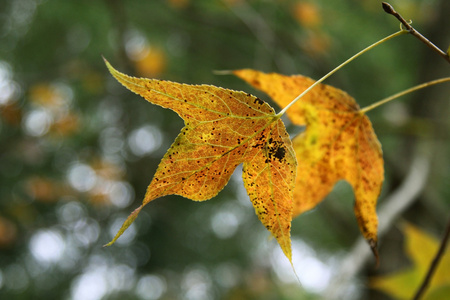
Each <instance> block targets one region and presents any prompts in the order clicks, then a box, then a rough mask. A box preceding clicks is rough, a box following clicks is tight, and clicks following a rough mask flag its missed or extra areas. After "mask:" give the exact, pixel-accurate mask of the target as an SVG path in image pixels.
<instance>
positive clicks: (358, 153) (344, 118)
mask: <svg viewBox="0 0 450 300" xmlns="http://www.w3.org/2000/svg"><path fill="white" fill-rule="evenodd" d="M233 73H234V74H235V75H236V76H238V77H240V78H242V79H243V80H245V81H247V82H248V83H250V84H251V85H252V86H254V87H255V88H257V89H259V90H262V91H264V92H266V93H267V94H268V95H269V96H270V97H271V98H272V99H273V100H274V101H275V102H276V103H277V104H278V105H280V106H281V107H282V108H283V107H285V106H287V105H288V104H289V103H290V102H291V101H292V100H293V99H294V98H296V96H297V95H299V94H300V93H301V92H303V91H305V90H306V89H307V88H308V87H309V86H311V85H312V84H313V83H314V82H315V81H314V80H312V79H310V78H308V77H304V76H299V75H297V76H284V75H280V74H276V73H271V74H265V73H262V72H258V71H254V70H249V69H245V70H237V71H234V72H233ZM286 113H287V115H288V117H289V118H290V120H291V121H292V123H294V124H297V125H306V130H305V131H304V132H303V133H301V134H300V135H298V136H296V137H295V138H294V139H293V144H294V149H295V153H296V157H297V161H298V167H297V179H296V183H295V189H294V211H293V216H294V217H295V216H297V215H299V214H301V213H302V212H305V211H307V210H310V209H312V208H314V207H315V206H316V205H317V204H318V203H319V202H321V201H322V200H323V199H324V197H325V196H326V195H327V194H328V193H329V192H330V191H331V189H332V188H333V186H334V184H335V183H336V182H337V181H338V180H340V179H345V180H347V181H348V182H349V183H350V184H351V186H352V187H353V191H354V193H355V206H354V211H355V215H356V218H357V221H358V225H359V227H360V230H361V232H362V234H363V235H364V237H365V238H366V240H367V241H368V242H369V244H370V246H371V248H372V250H373V251H374V254H375V255H377V252H376V245H377V225H378V218H377V215H376V202H377V198H378V196H379V194H380V191H381V186H382V183H383V179H384V175H383V173H384V168H383V157H382V151H381V146H380V143H379V142H378V139H377V137H376V135H375V133H374V131H373V128H372V125H371V123H370V120H369V118H368V117H367V116H365V115H364V113H363V112H361V111H360V108H359V106H358V104H357V103H356V102H355V100H354V99H353V98H352V97H350V96H349V95H348V94H347V93H345V92H344V91H341V90H339V89H337V88H334V87H332V86H329V85H324V84H319V85H318V86H316V87H314V88H313V89H312V90H311V91H310V92H309V93H307V94H305V95H304V97H303V98H301V99H300V100H299V101H298V102H296V103H295V104H294V105H293V106H292V107H290V108H289V109H288V110H287V112H286Z"/></svg>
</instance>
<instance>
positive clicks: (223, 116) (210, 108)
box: [105, 60, 297, 261]
mask: <svg viewBox="0 0 450 300" xmlns="http://www.w3.org/2000/svg"><path fill="white" fill-rule="evenodd" d="M105 62H106V65H107V67H108V69H109V71H110V72H111V74H112V75H113V76H114V77H115V78H116V79H117V80H118V81H119V82H120V83H121V84H123V85H124V86H125V87H127V88H128V89H130V90H131V91H133V92H134V93H137V94H139V95H141V96H142V97H144V98H145V99H146V100H148V101H149V102H151V103H154V104H157V105H160V106H162V107H165V108H169V109H172V110H174V111H175V112H177V113H178V115H179V116H180V117H181V118H183V120H184V122H185V127H184V128H183V129H182V130H181V133H180V134H179V135H178V137H177V138H176V139H175V141H174V143H173V144H172V146H171V147H170V149H169V150H168V151H167V153H166V154H165V155H164V157H163V159H162V160H161V163H160V164H159V166H158V169H157V171H156V174H155V175H154V177H153V180H152V181H151V183H150V185H149V186H148V189H147V193H146V195H145V198H144V200H143V204H142V205H141V206H140V207H138V208H137V209H136V210H135V211H134V212H132V213H131V214H130V216H129V217H128V219H127V220H126V221H125V223H124V224H123V226H122V228H121V229H120V230H119V232H118V233H117V235H116V236H115V237H114V239H113V240H112V241H111V242H110V243H109V244H108V245H111V244H112V243H114V242H115V241H116V239H117V238H118V237H119V236H120V235H121V234H122V233H123V232H124V231H125V230H126V229H127V228H128V226H129V225H130V224H131V223H132V222H133V221H134V220H135V218H136V217H137V215H138V214H139V212H140V211H141V209H142V208H143V207H144V206H145V205H146V204H148V203H149V202H150V201H152V200H154V199H156V198H159V197H162V196H165V195H170V194H176V195H181V196H183V197H186V198H189V199H191V200H195V201H204V200H208V199H210V198H212V197H214V196H215V195H217V194H218V192H219V191H220V190H222V188H223V187H224V186H225V185H226V184H227V182H228V180H229V179H230V176H231V174H232V173H233V171H234V169H235V168H236V166H238V165H239V164H241V163H242V164H243V174H242V177H243V181H244V185H245V188H246V189H247V193H248V195H249V196H250V200H251V201H252V204H253V206H254V209H255V212H256V214H257V215H258V218H259V219H260V221H261V222H262V223H263V225H264V226H265V227H266V228H267V229H268V230H269V231H270V232H271V233H272V235H273V236H274V237H275V238H276V239H277V241H278V243H279V244H280V246H281V248H282V250H283V252H284V254H285V255H286V256H287V257H288V259H289V260H290V261H291V240H290V226H291V220H292V191H293V188H294V183H295V174H296V166H297V164H296V159H295V154H294V150H293V148H292V144H291V141H290V139H289V135H288V134H287V132H286V129H285V127H284V124H283V122H282V121H281V120H280V116H277V115H275V113H274V110H273V109H272V108H271V107H270V106H269V105H268V104H267V103H265V102H263V101H262V100H260V99H258V98H256V97H255V96H252V95H250V94H246V93H243V92H237V91H232V90H228V89H223V88H219V87H215V86H210V85H187V84H180V83H175V82H169V81H163V80H156V79H145V78H135V77H130V76H127V75H125V74H123V73H120V72H118V71H117V70H115V69H114V68H113V67H112V66H111V65H110V64H109V63H108V62H107V61H106V60H105Z"/></svg>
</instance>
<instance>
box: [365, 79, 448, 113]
mask: <svg viewBox="0 0 450 300" xmlns="http://www.w3.org/2000/svg"><path fill="white" fill-rule="evenodd" d="M444 82H450V77H444V78H440V79H436V80H432V81H428V82H425V83H422V84H419V85H416V86H413V87H412V88H409V89H407V90H404V91H401V92H399V93H397V94H394V95H392V96H389V97H387V98H384V99H382V100H380V101H377V102H375V103H373V104H371V105H369V106H366V107H364V108H362V109H361V110H360V112H361V113H363V114H365V113H366V112H368V111H370V110H372V109H374V108H377V107H378V106H381V105H383V104H385V103H387V102H389V101H392V100H394V99H396V98H399V97H401V96H404V95H406V94H409V93H412V92H415V91H417V90H420V89H423V88H426V87H429V86H432V85H435V84H439V83H444Z"/></svg>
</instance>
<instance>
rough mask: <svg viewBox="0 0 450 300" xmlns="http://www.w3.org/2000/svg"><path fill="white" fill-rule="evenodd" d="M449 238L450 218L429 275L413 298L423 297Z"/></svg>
mask: <svg viewBox="0 0 450 300" xmlns="http://www.w3.org/2000/svg"><path fill="white" fill-rule="evenodd" d="M449 238H450V220H449V221H448V223H447V229H446V230H445V234H444V237H443V238H442V240H441V245H440V246H439V250H438V252H437V253H436V255H435V256H434V258H433V261H432V262H431V264H430V268H429V269H428V272H427V275H426V276H425V279H424V280H423V282H422V284H421V285H420V287H419V289H418V290H417V292H416V294H415V296H414V298H413V299H414V300H419V299H420V297H422V295H423V293H424V292H425V291H426V289H427V287H428V284H429V283H430V280H431V278H432V277H433V275H434V272H435V271H436V269H437V267H438V265H439V261H440V260H441V258H442V256H444V253H445V248H446V246H447V242H448V240H449Z"/></svg>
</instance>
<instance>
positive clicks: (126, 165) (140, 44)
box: [0, 0, 450, 300]
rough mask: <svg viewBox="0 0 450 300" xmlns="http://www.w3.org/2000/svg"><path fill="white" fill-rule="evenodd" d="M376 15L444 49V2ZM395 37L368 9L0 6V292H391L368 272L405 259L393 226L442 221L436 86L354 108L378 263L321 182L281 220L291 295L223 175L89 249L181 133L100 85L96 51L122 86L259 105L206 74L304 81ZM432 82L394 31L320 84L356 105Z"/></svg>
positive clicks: (172, 119) (12, 0)
mask: <svg viewBox="0 0 450 300" xmlns="http://www.w3.org/2000/svg"><path fill="white" fill-rule="evenodd" d="M391 4H393V5H394V7H395V8H396V9H397V10H398V11H399V12H401V13H402V14H403V15H404V16H405V18H407V19H412V20H413V21H414V23H413V25H414V26H415V27H416V28H417V29H418V30H419V31H421V32H422V33H423V34H425V35H426V36H427V37H428V38H429V39H431V40H432V41H433V42H435V43H436V44H437V45H438V46H439V47H441V48H443V49H447V47H448V46H449V45H450V38H449V36H450V33H449V31H448V29H449V28H450V24H449V22H450V20H449V18H448V13H449V12H450V7H449V4H450V1H447V0H426V1H425V0H396V1H394V0H393V1H392V2H391ZM398 29H399V22H398V21H397V20H396V19H395V18H393V17H392V16H389V15H387V14H385V13H384V12H383V10H382V9H381V2H380V1H355V0H336V1H325V0H322V1H321V0H317V1H306V0H305V1H304V0H278V1H275V0H273V1H269V0H247V1H246V0H198V1H197V0H196V1H194V0H153V1H137V0H124V1H120V0H104V1H100V0H96V1H90V0H89V1H88V0H77V1H74V0H72V1H69V0H67V1H56V0H2V1H0V298H1V299H74V300H94V299H189V300H190V299H192V300H194V299H195V300H202V299H391V298H390V296H389V295H388V294H386V293H384V292H381V291H377V290H375V289H373V288H371V284H370V282H371V281H370V280H371V279H370V278H371V277H372V276H375V275H376V276H382V275H384V274H389V273H390V272H393V271H396V270H401V269H402V268H405V267H408V266H410V264H411V262H410V260H409V259H408V256H407V255H406V254H405V251H404V249H403V244H404V236H403V234H402V229H401V228H402V226H401V224H402V223H403V222H405V221H408V222H411V223H413V224H415V225H417V226H419V227H421V228H423V229H425V230H427V231H428V232H430V234H431V235H433V236H436V237H437V238H439V237H440V235H442V232H443V230H444V227H445V223H446V221H447V219H448V217H449V216H448V215H449V214H448V212H449V207H450V186H449V185H448V182H449V180H450V168H449V167H448V166H449V158H450V148H449V145H450V136H449V129H450V123H449V118H448V116H449V115H450V106H449V105H450V101H449V100H450V99H449V91H450V90H449V86H448V84H447V85H441V86H435V87H431V88H428V89H426V90H423V91H420V92H417V93H414V94H410V95H408V96H405V97H403V98H402V99H399V100H396V101H395V102H393V103H390V104H387V105H385V106H383V107H380V108H378V109H376V110H374V111H371V112H370V113H369V117H370V118H371V120H372V122H373V125H374V128H375V131H376V133H377V135H378V136H379V139H380V141H381V143H382V145H383V150H384V156H385V167H386V181H385V184H384V187H383V192H382V195H381V197H380V201H379V203H380V204H379V205H380V206H379V207H380V219H381V221H382V222H381V223H380V227H381V226H383V232H382V234H381V237H380V257H381V265H380V267H379V268H378V269H376V268H375V262H374V259H373V257H371V256H370V255H369V254H368V247H367V246H366V245H365V243H361V240H360V239H361V238H360V233H359V230H358V228H357V224H356V220H355V217H354V215H353V209H352V206H353V194H352V191H351V188H350V187H349V185H348V184H346V183H345V182H339V183H338V184H337V185H336V188H335V189H334V190H333V192H332V193H331V194H330V195H329V196H328V197H327V199H326V200H325V201H324V202H323V203H322V204H320V205H319V206H318V207H317V208H316V209H314V210H313V211H311V212H308V213H306V214H304V215H301V216H299V217H298V218H296V219H295V220H294V221H293V224H292V239H293V255H294V266H295V268H296V271H297V274H298V277H299V278H300V281H301V282H302V286H300V285H299V284H298V283H297V280H296V278H295V276H294V274H293V271H292V269H291V266H290V265H289V262H288V261H287V259H286V258H285V257H284V256H283V254H282V252H281V250H280V249H279V246H278V245H277V244H276V241H275V240H273V239H270V238H269V233H268V232H267V231H266V230H265V228H264V227H263V226H262V225H261V224H260V222H259V221H258V219H257V217H256V215H255V213H254V211H253V208H252V207H251V203H250V201H249V199H248V196H247V195H246V192H245V189H244V187H243V184H242V179H241V177H240V171H239V169H238V170H236V172H235V174H234V175H233V177H232V179H231V180H230V182H229V184H228V185H227V186H226V188H225V189H224V190H223V191H222V192H221V193H220V194H219V196H217V197H216V198H214V199H212V200H210V201H205V202H203V203H196V202H193V201H190V200H187V199H183V198H181V197H178V196H167V197H164V198H162V199H158V200H155V201H154V202H152V203H151V204H149V205H148V206H147V207H146V208H145V209H144V210H143V211H142V212H141V214H140V216H139V218H138V219H137V220H136V222H135V223H134V224H133V225H132V226H131V227H130V228H129V229H128V230H127V231H126V233H125V234H124V235H123V236H122V237H121V238H120V239H119V240H118V241H117V242H116V244H115V245H113V246H111V247H108V248H102V245H104V244H105V243H107V242H108V241H110V239H111V238H112V237H113V236H114V234H115V233H116V231H117V229H118V228H119V226H120V225H121V224H122V222H123V221H124V219H125V218H126V216H127V215H128V214H129V213H130V212H131V211H132V210H133V209H134V208H136V207H137V206H138V205H139V203H140V202H141V200H142V198H143V195H144V193H145V189H146V186H147V185H148V184H149V182H150V180H151V178H152V176H153V174H154V172H155V170H156V168H157V165H158V163H159V160H160V159H161V158H162V156H163V155H164V153H165V151H166V150H167V149H168V147H170V145H171V143H172V141H173V140H174V138H175V137H176V135H177V134H178V132H179V130H180V129H181V128H182V126H183V122H182V120H181V119H180V118H179V117H178V116H177V115H176V114H175V113H173V112H172V111H169V110H165V109H162V108H160V107H157V106H153V105H151V104H149V103H147V102H146V101H144V100H143V99H141V98H140V97H138V96H136V95H134V94H133V93H131V92H129V91H127V90H126V89H125V88H123V87H122V86H121V85H120V84H118V83H117V82H116V81H115V80H113V79H112V77H111V76H110V75H109V74H108V73H107V70H106V67H105V65H104V63H103V60H102V57H101V56H102V55H103V56H104V57H106V58H107V59H108V60H109V61H110V62H111V63H112V64H113V65H114V66H115V67H116V68H117V69H118V70H121V71H123V72H125V73H128V74H131V75H135V76H144V77H152V78H161V79H167V80H172V81H178V82H184V83H192V84H202V83H205V84H214V85H218V86H222V87H226V88H231V89H237V90H245V91H247V92H250V93H253V94H256V95H258V96H260V97H262V99H265V100H267V101H269V103H272V102H271V101H270V99H268V97H267V96H265V95H264V94H261V93H259V92H257V91H255V90H254V89H252V88H251V87H249V86H248V85H247V84H245V83H243V82H241V81H240V80H238V79H237V78H234V77H232V76H218V75H214V74H213V71H214V70H232V69H239V68H254V69H258V70H262V71H266V72H279V73H283V74H303V75H306V76H309V77H312V78H315V79H318V78H320V77H321V76H322V75H324V74H326V73H327V72H328V71H330V70H331V69H332V68H334V67H335V66H337V65H338V64H340V63H341V62H343V61H344V60H345V59H347V58H348V57H350V56H351V55H353V54H354V53H356V52H357V51H359V50H361V49H363V48H364V47H366V46H368V45H369V44H371V43H373V42H375V41H377V40H379V39H381V38H382V37H384V36H387V35H388V34H391V33H393V32H395V31H397V30H398ZM448 74H449V66H448V63H446V62H445V61H444V60H443V59H442V58H441V57H439V56H438V55H437V54H436V53H434V52H432V51H431V50H429V49H428V48H426V47H425V46H424V45H423V44H421V43H420V42H419V41H418V40H416V39H415V38H414V37H412V36H410V35H404V36H401V37H398V38H396V39H394V40H391V41H389V42H387V43H385V44H383V45H381V46H379V47H378V48H376V49H375V50H373V51H371V52H369V53H367V54H365V55H364V56H362V57H360V58H358V59H357V60H356V61H354V62H352V63H351V64H350V65H348V66H346V67H345V68H343V69H342V70H340V71H339V72H338V73H336V74H335V75H333V76H332V77H331V78H330V79H328V80H327V82H326V83H328V84H332V85H334V86H336V87H339V88H341V89H343V90H345V91H347V92H348V93H350V94H351V95H352V96H354V97H355V98H356V99H357V101H358V103H359V104H360V105H361V106H366V105H368V104H370V103H373V102H375V101H377V100H380V99H382V98H384V97H387V96H389V95H391V94H393V93H396V92H398V91H401V90H403V89H406V88H408V87H411V86H413V85H415V84H418V83H422V82H424V81H427V80H432V79H436V78H439V77H443V76H448ZM274 107H275V108H276V109H278V108H277V107H276V106H275V105H274ZM286 122H287V124H288V129H289V132H291V133H292V134H295V133H296V132H299V129H298V128H295V127H294V126H292V125H289V121H288V120H286ZM397 204H398V205H397ZM392 205H393V206H392ZM396 205H397V206H396ZM398 206H400V208H398ZM392 207H397V208H395V209H394V208H392ZM394 211H395V214H393V215H392V216H391V215H389V213H390V212H394ZM430 259H431V258H430Z"/></svg>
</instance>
